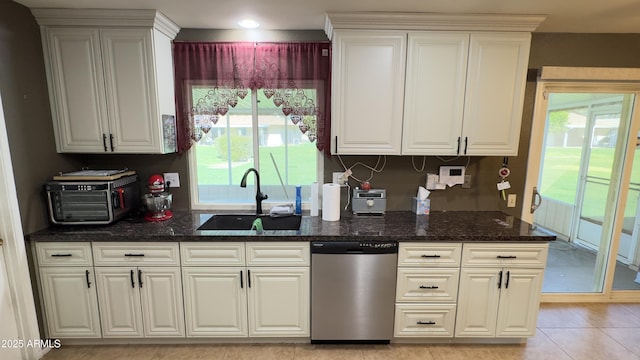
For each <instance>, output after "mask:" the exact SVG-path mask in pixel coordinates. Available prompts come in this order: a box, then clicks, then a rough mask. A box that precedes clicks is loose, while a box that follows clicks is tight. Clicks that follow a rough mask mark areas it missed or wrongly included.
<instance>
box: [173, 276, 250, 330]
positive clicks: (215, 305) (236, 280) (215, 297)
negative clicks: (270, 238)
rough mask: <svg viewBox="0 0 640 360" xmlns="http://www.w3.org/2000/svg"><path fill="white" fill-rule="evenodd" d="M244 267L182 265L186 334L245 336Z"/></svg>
mask: <svg viewBox="0 0 640 360" xmlns="http://www.w3.org/2000/svg"><path fill="white" fill-rule="evenodd" d="M246 273H247V270H246V269H245V268H244V267H219V268H217V267H193V268H189V267H185V268H183V269H182V280H183V285H184V311H185V320H186V326H187V337H209V336H219V337H246V336H247V335H248V332H247V290H246V286H245V280H244V279H245V274H246Z"/></svg>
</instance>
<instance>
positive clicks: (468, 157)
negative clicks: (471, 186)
mask: <svg viewBox="0 0 640 360" xmlns="http://www.w3.org/2000/svg"><path fill="white" fill-rule="evenodd" d="M469 163H471V156H467V165H465V166H464V170H465V171H467V168H468V167H469Z"/></svg>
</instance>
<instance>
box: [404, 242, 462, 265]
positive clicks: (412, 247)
mask: <svg viewBox="0 0 640 360" xmlns="http://www.w3.org/2000/svg"><path fill="white" fill-rule="evenodd" d="M461 252H462V244H434V243H430V244H425V243H400V246H399V247H398V266H414V267H415V266H425V267H458V266H460V254H461Z"/></svg>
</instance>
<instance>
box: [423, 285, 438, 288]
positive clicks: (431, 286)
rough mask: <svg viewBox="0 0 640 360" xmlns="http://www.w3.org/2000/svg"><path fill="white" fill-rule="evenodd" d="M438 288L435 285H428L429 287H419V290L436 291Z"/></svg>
mask: <svg viewBox="0 0 640 360" xmlns="http://www.w3.org/2000/svg"><path fill="white" fill-rule="evenodd" d="M437 288H438V287H437V286H435V285H429V286H425V285H420V289H437Z"/></svg>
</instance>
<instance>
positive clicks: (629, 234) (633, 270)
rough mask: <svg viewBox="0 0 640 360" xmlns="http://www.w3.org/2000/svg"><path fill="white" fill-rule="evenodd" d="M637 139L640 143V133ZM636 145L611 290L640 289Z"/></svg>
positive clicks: (639, 163)
mask: <svg viewBox="0 0 640 360" xmlns="http://www.w3.org/2000/svg"><path fill="white" fill-rule="evenodd" d="M637 139H638V140H637V141H638V143H639V144H640V134H638V137H637ZM638 149H639V146H638V145H637V146H636V148H635V149H634V151H633V153H632V154H630V156H633V157H634V158H633V167H632V168H631V180H630V183H629V190H628V193H627V203H626V206H625V209H624V222H623V226H622V233H621V234H620V247H619V249H618V259H617V263H616V269H615V274H614V277H613V290H640V274H639V273H638V267H639V266H640V244H639V240H640V218H639V215H640V211H639V208H640V151H638Z"/></svg>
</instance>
